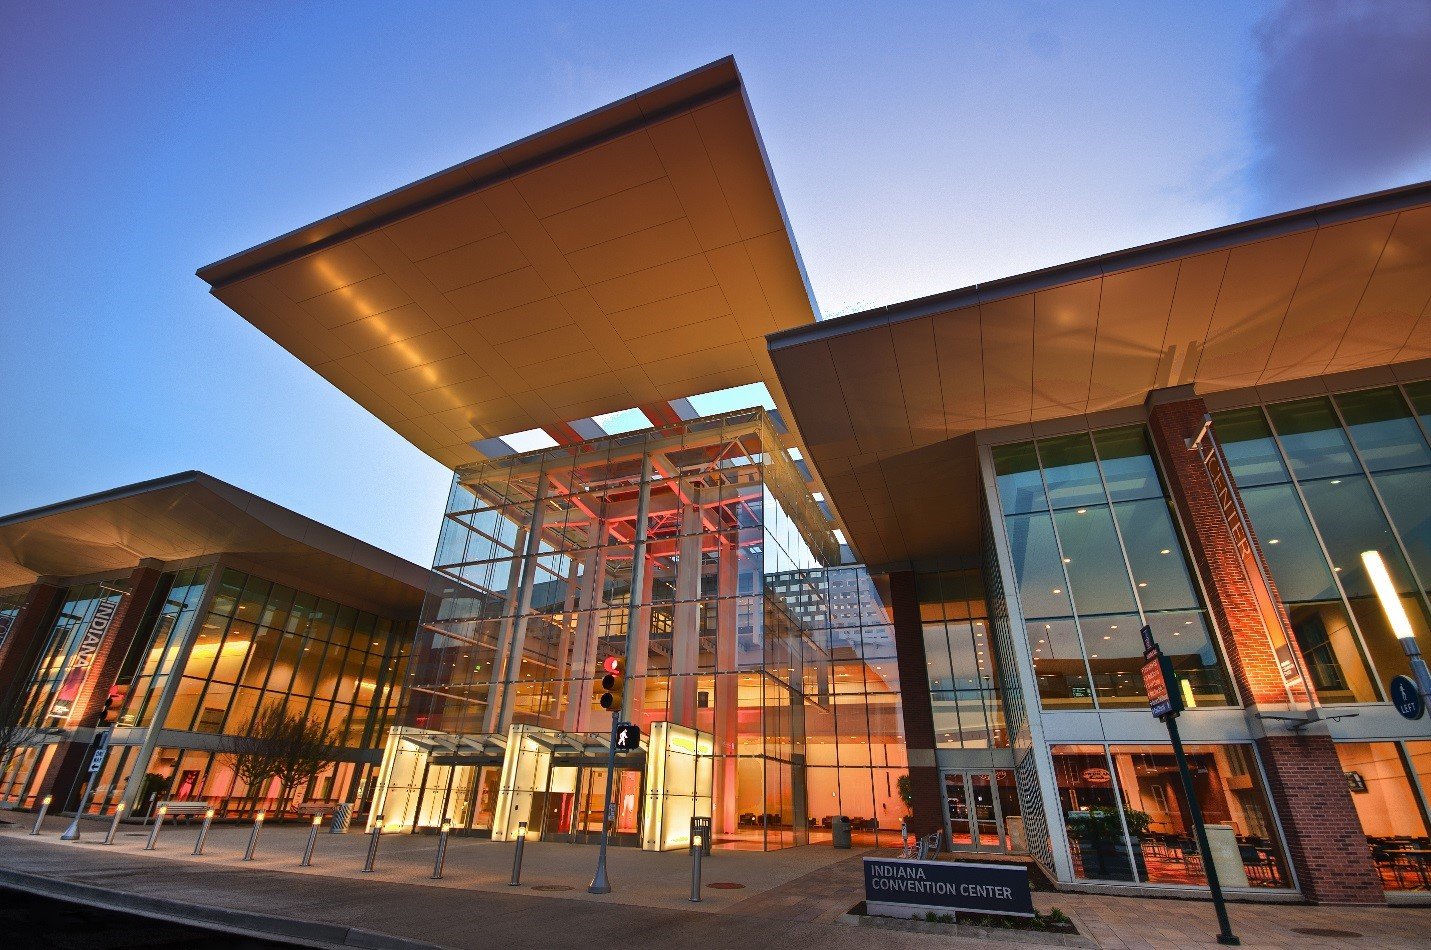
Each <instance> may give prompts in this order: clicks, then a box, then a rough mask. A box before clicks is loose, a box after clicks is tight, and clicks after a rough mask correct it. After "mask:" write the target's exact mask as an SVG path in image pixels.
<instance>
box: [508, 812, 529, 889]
mask: <svg viewBox="0 0 1431 950" xmlns="http://www.w3.org/2000/svg"><path fill="white" fill-rule="evenodd" d="M526 844H527V823H526V822H525V821H519V822H517V850H516V851H515V852H513V854H512V879H511V880H510V881H508V882H507V886H508V887H516V886H518V885H519V884H521V883H522V849H523V848H524V847H526Z"/></svg>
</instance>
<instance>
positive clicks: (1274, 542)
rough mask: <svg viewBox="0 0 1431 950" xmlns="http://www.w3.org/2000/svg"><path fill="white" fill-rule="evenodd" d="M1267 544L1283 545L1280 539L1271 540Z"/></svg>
mask: <svg viewBox="0 0 1431 950" xmlns="http://www.w3.org/2000/svg"><path fill="white" fill-rule="evenodd" d="M1267 543H1268V544H1281V543H1282V542H1281V540H1280V539H1278V538H1269V539H1268V541H1267Z"/></svg>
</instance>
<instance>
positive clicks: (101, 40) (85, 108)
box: [0, 0, 1431, 563]
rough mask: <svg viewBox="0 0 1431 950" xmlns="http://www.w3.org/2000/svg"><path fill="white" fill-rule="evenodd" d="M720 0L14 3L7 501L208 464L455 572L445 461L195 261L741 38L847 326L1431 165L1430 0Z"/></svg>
mask: <svg viewBox="0 0 1431 950" xmlns="http://www.w3.org/2000/svg"><path fill="white" fill-rule="evenodd" d="M695 6H697V5H690V4H672V3H645V4H618V3H609V4H570V5H560V4H545V3H523V4H509V5H506V7H505V8H504V7H501V6H499V5H497V4H495V3H468V2H462V3H423V2H410V3H403V4H392V3H356V2H348V3H335V2H330V3H317V2H315V3H305V4H280V3H276V2H267V3H226V4H212V3H201V2H189V3H174V4H158V3H146V2H139V0H134V2H124V3H109V4H104V3H84V4H80V3H23V2H20V0H10V2H8V3H6V4H5V7H4V21H3V22H4V29H3V30H0V89H3V92H4V94H3V95H0V123H2V124H3V125H0V127H3V128H4V130H5V134H4V136H3V139H2V140H0V142H3V144H0V301H3V304H0V406H3V407H4V410H5V414H4V417H5V423H6V424H5V427H4V433H5V440H4V441H5V452H4V454H3V457H0V512H8V511H16V510H19V509H23V508H29V507H33V506H36V505H41V504H46V503H49V502H53V501H58V500H61V499H64V498H68V497H72V496H75V495H79V494H83V493H86V492H91V491H97V490H101V489H104V488H108V487H113V486H116V485H120V484H124V483H127V482H131V481H137V480H139V479H143V478H151V477H155V476H158V475H163V474H168V473H170V472H175V471H181V470H184V469H189V468H198V469H201V470H203V471H207V472H209V473H211V474H213V475H215V476H218V477H220V478H223V479H226V480H228V481H232V482H234V483H235V484H237V485H239V486H241V487H243V488H247V489H249V490H250V491H254V492H256V493H258V494H261V495H264V496H266V497H268V498H271V499H273V500H274V501H277V502H279V503H281V504H284V505H287V506H289V507H291V508H294V509H295V510H297V511H300V512H302V513H304V514H307V515H309V516H311V517H314V518H317V519H319V520H322V521H325V522H327V523H329V524H332V525H334V526H335V527H337V528H340V529H342V530H344V531H348V532H350V533H352V534H354V535H356V536H358V537H360V538H363V539H365V540H368V541H371V542H373V543H375V544H377V545H379V546H381V547H385V548H388V549H390V550H393V551H395V552H397V553H399V554H402V555H404V556H406V557H409V558H411V559H413V560H415V561H418V562H420V563H428V562H429V561H430V559H431V552H432V547H433V543H434V539H435V537H436V532H437V527H438V520H439V512H440V510H441V505H442V501H443V499H444V498H445V495H446V490H447V482H448V478H449V475H448V473H446V472H445V471H444V470H443V469H442V468H441V466H439V465H437V463H435V462H432V461H431V460H429V459H427V458H426V457H425V456H423V455H421V453H419V452H418V451H417V450H416V449H414V448H413V447H412V446H410V445H408V444H407V443H406V442H405V441H404V440H402V439H401V438H400V437H398V436H397V435H396V434H394V433H393V432H391V431H390V430H389V429H387V427H386V426H384V425H383V424H382V423H380V422H378V421H377V420H376V419H374V418H373V417H371V416H369V415H368V414H367V413H366V412H365V411H364V410H362V409H360V408H359V407H358V406H357V405H356V404H354V403H352V402H351V401H350V400H348V399H347V397H345V396H343V395H342V394H341V393H339V392H337V391H336V390H334V389H333V388H332V387H331V386H329V385H328V384H327V383H326V382H324V381H323V380H322V379H320V378H319V377H318V376H316V375H315V374H314V373H312V372H311V371H310V370H308V369H307V368H306V367H305V366H303V365H302V364H301V363H300V362H298V361H297V360H296V359H294V358H293V357H291V356H289V355H288V354H287V353H285V352H284V351H282V350H281V349H280V348H279V347H278V346H277V345H275V344H273V343H271V342H270V341H269V340H268V339H267V338H265V337H264V336H262V335H261V334H260V333H258V332H257V331H256V330H254V329H253V328H251V327H249V326H248V325H247V324H246V323H244V321H242V320H241V319H240V318H238V317H237V316H235V315H234V314H232V313H231V312H229V311H228V310H227V309H226V308H224V307H223V306H222V305H221V304H219V303H218V302H217V301H215V300H213V299H212V298H210V297H209V296H208V295H207V294H206V292H205V289H204V286H203V284H202V282H201V281H199V280H198V279H197V278H196V277H194V276H193V272H194V270H195V268H197V267H199V266H201V265H203V264H206V263H209V262H210V261H214V260H217V259H219V258H221V257H224V256H226V255H228V254H231V253H234V252H236V251H239V250H242V249H244V248H247V247H249V246H251V245H253V244H256V243H259V242H260V241H263V240H265V239H267V238H270V237H273V236H275V235H277V234H279V233H281V232H284V231H287V230H290V229H292V228H294V227H296V226H299V225H302V224H305V223H307V222H309V221H311V220H314V219H316V218H319V217H321V216H324V215H326V214H329V213H331V212H333V211H336V210H339V209H341V208H344V207H347V206H349V205H352V204H355V203H357V202H359V201H362V200H364V199H366V198H369V197H372V196H374V195H377V194H379V193H381V192H384V191H388V190H390V189H392V188H395V187H398V186H401V185H403V184H406V183H407V182H410V181H412V180H414V179H416V178H419V177H422V176H424V175H427V174H429V173H431V172H433V171H436V170H438V169H440V168H444V167H446V166H448V165H451V164H454V163H456V162H459V161H462V160H464V159H466V158H469V157H471V156H473V155H476V154H478V153H481V152H484V151H486V150H488V149H491V148H494V147H496V146H499V145H502V144H504V143H506V142H509V141H511V140H513V139H515V138H518V137H520V136H523V135H526V134H529V133H531V132H534V131H537V130H539V129H542V128H545V127H547V126H549V125H552V124H554V123H556V122H559V121H561V120H563V119H566V118H569V117H571V116H573V115H576V114H578V113H581V112H584V111H587V110H589V109H592V108H594V107H596V106H599V105H602V104H604V103H606V102H609V101H611V100H613V99H616V98H619V97H621V96H625V95H628V94H630V93H632V92H634V91H636V90H638V89H641V88H644V87H646V86H649V85H652V84H654V83H657V82H660V81H661V80H663V79H666V78H669V77H670V76H673V75H675V74H677V73H680V72H683V71H685V70H688V69H691V68H694V67H695V66H698V65H701V64H703V63H706V62H709V61H711V60H713V59H716V58H718V57H720V56H723V55H725V54H727V53H734V54H735V56H736V59H737V61H738V63H739V65H740V68H741V71H742V72H743V74H744V76H745V80H746V83H747V86H748V87H749V93H750V97H751V100H752V102H753V104H754V107H755V111H756V115H757V119H758V121H759V123H760V127H761V131H762V134H763V136H764V138H765V143H766V146H767V149H768V151H769V154H770V159H771V162H772V164H773V166H774V169H775V173H776V176H777V178H778V180H779V183H780V187H781V191H782V194H783V196H784V199H785V203H786V207H787V210H788V212H789V214H790V218H791V221H792V224H793V226H794V230H795V236H796V239H797V240H798V242H799V244H800V249H801V252H802V254H803V256H804V259H805V263H806V266H807V268H808V270H809V273H810V277H811V281H812V283H813V285H814V288H815V292H816V294H817V295H818V298H819V301H818V302H819V305H820V308H821V310H822V311H823V312H824V313H825V314H826V315H830V314H837V313H845V312H850V311H852V310H857V309H863V308H865V307H868V306H872V305H876V304H882V303H889V302H893V301H897V300H902V299H907V298H910V297H915V296H920V295H923V294H928V293H934V292H937V291H941V290H946V289H950V288H953V287H959V286H963V285H966V284H969V283H973V282H976V281H981V280H988V279H991V278H995V277H1000V276H1005V275H1009V274H1016V273H1021V272H1024V271H1027V270H1031V269H1034V268H1037V267H1043V266H1047V265H1052V264H1058V263H1061V262H1064V261H1069V260H1074V259H1077V258H1081V257H1086V256H1089V255H1092V254H1098V253H1102V252H1105V251H1111V250H1115V249H1118V248H1122V247H1128V246H1131V245H1136V244H1141V243H1145V242H1148V241H1153V240H1159V239H1163V238H1168V237H1174V236H1177V235H1180V234H1185V233H1188V232H1191V231H1197V230H1201V229H1204V228H1209V227H1215V226H1218V225H1222V224H1228V223H1232V222H1235V221H1239V220H1244V219H1246V218H1249V217H1255V216H1257V215H1261V214H1267V213H1271V212H1276V211H1283V210H1288V209H1291V208H1296V207H1301V206H1305V205H1308V204H1314V203H1316V202H1319V201H1326V200H1330V199H1334V198H1340V197H1346V196H1350V195H1355V194H1361V193H1365V192H1368V191H1374V190H1377V189H1381V188H1386V187H1390V186H1394V185H1398V184H1405V183H1408V182H1412V181H1419V180H1423V179H1426V178H1431V121H1427V105H1426V99H1427V92H1428V90H1431V57H1428V56H1426V50H1427V49H1428V48H1431V4H1426V3H1423V2H1388V3H1377V2H1362V3H1355V4H1351V3H1338V2H1331V0H1318V2H1303V3H1292V4H1283V3H1271V4H1266V3H1263V4H1259V3H1247V2H1235V3H1199V4H1171V3H1170V4H1165V5H1161V6H1159V5H1153V4H1147V3H1141V2H1140V3H1127V4H1107V3H1102V4H1100V3H1076V4H1075V3H1069V4H1055V3H1024V4H1013V3H990V4H982V3H972V2H961V3H946V2H931V3H925V4H896V3H884V4H879V5H877V6H875V5H868V4H853V3H852V4H840V3H829V2H824V3H810V4H791V3H770V2H762V3H735V2H727V3H723V4H719V5H715V4H708V5H702V6H703V7H708V8H709V9H692V8H693V7H695ZM507 10H510V12H506V11H507ZM876 10H877V11H878V12H877V13H876V12H873V11H876Z"/></svg>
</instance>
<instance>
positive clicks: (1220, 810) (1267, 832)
mask: <svg viewBox="0 0 1431 950" xmlns="http://www.w3.org/2000/svg"><path fill="white" fill-rule="evenodd" d="M1185 750H1186V754H1187V757H1188V765H1189V768H1190V769H1191V771H1192V774H1193V789H1194V791H1195V792H1196V794H1197V798H1198V803H1199V805H1200V806H1201V807H1202V812H1203V819H1204V821H1205V822H1206V823H1207V830H1208V837H1209V839H1210V841H1212V842H1213V852H1214V854H1216V855H1218V856H1219V857H1218V859H1217V860H1218V863H1217V865H1216V867H1217V872H1218V878H1219V880H1220V882H1221V884H1222V886H1223V887H1228V888H1240V887H1257V888H1287V887H1290V886H1291V884H1290V878H1289V876H1288V874H1287V870H1286V868H1287V864H1286V860H1285V857H1284V855H1283V854H1282V852H1281V848H1280V846H1279V845H1278V843H1277V833H1276V829H1275V827H1274V825H1273V823H1272V810H1271V808H1270V806H1269V804H1268V801H1267V795H1266V792H1265V790H1264V787H1263V782H1262V779H1261V776H1260V775H1259V774H1258V770H1257V761H1256V757H1255V755H1254V754H1253V751H1252V746H1251V745H1236V744H1228V745H1188V746H1186V747H1185ZM1052 752H1053V767H1054V778H1055V780H1056V783H1057V785H1058V795H1059V801H1060V806H1061V807H1062V809H1063V813H1064V823H1065V825H1066V827H1067V829H1068V843H1069V850H1070V852H1071V854H1072V857H1073V869H1074V874H1075V876H1077V877H1079V878H1083V879H1086V880H1106V881H1133V882H1148V883H1153V884H1184V885H1194V886H1205V885H1206V883H1207V874H1206V870H1205V866H1204V862H1205V860H1206V859H1207V856H1206V855H1203V854H1201V853H1200V851H1199V848H1198V845H1197V840H1196V837H1195V835H1194V832H1193V828H1192V823H1191V819H1190V817H1189V810H1188V803H1187V800H1186V796H1185V795H1184V794H1183V789H1182V781H1181V779H1180V778H1179V777H1178V769H1177V763H1176V760H1175V759H1174V757H1173V753H1172V748H1171V747H1170V746H1163V745H1112V746H1103V745H1059V746H1054V747H1053V748H1052ZM1219 845H1221V846H1219ZM1234 855H1235V857H1234Z"/></svg>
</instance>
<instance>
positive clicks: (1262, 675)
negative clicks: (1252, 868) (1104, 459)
mask: <svg viewBox="0 0 1431 950" xmlns="http://www.w3.org/2000/svg"><path fill="white" fill-rule="evenodd" d="M1206 414H1207V407H1206V405H1205V404H1204V403H1203V401H1202V400H1201V399H1198V398H1196V397H1192V398H1172V399H1168V400H1167V401H1162V402H1160V401H1158V400H1156V399H1154V400H1151V401H1150V406H1149V412H1148V426H1149V430H1150V431H1151V433H1152V438H1153V448H1154V451H1155V452H1156V453H1157V455H1158V460H1159V462H1160V463H1161V464H1162V468H1163V474H1164V477H1165V478H1166V479H1167V482H1168V493H1169V495H1170V496H1171V497H1172V500H1173V503H1174V505H1175V506H1176V507H1177V510H1178V514H1179V516H1180V518H1181V519H1182V523H1183V527H1184V529H1185V530H1186V531H1187V534H1188V540H1189V542H1190V547H1191V553H1192V557H1193V562H1194V564H1195V566H1196V569H1197V571H1198V573H1199V574H1200V575H1201V577H1202V580H1203V584H1204V585H1205V587H1206V590H1207V599H1208V610H1209V611H1210V612H1211V613H1212V616H1213V620H1214V621H1215V623H1216V625H1217V629H1218V634H1219V638H1220V642H1221V645H1222V648H1223V654H1224V655H1225V656H1226V658H1227V663H1228V666H1229V668H1230V672H1231V674H1232V678H1233V680H1234V682H1235V683H1236V684H1237V689H1238V692H1239V694H1240V695H1241V696H1242V700H1243V702H1244V703H1245V704H1246V705H1247V706H1248V708H1249V712H1250V713H1251V714H1253V715H1255V713H1256V709H1257V707H1258V706H1259V705H1272V706H1282V707H1285V706H1286V704H1287V703H1288V699H1289V696H1288V689H1287V686H1286V684H1285V682H1284V681H1283V678H1282V674H1281V672H1280V669H1279V666H1278V663H1277V657H1276V654H1275V653H1274V652H1273V647H1272V644H1271V642H1270V641H1269V640H1268V635H1267V630H1266V628H1265V627H1264V625H1263V624H1264V610H1263V608H1262V607H1261V606H1259V601H1258V598H1257V592H1256V589H1255V588H1254V587H1253V585H1252V583H1251V582H1250V581H1249V579H1248V571H1247V570H1245V569H1244V564H1243V558H1242V555H1241V553H1240V552H1239V550H1238V546H1237V544H1236V542H1235V541H1234V539H1233V536H1232V534H1231V532H1230V531H1229V529H1228V526H1227V521H1226V520H1225V518H1224V516H1223V512H1222V506H1221V504H1220V502H1219V499H1218V497H1217V495H1216V492H1215V491H1214V489H1213V486H1212V483H1211V481H1210V480H1209V478H1208V474H1207V470H1206V468H1205V467H1204V465H1203V463H1202V460H1201V459H1200V458H1199V457H1198V454H1197V453H1196V452H1194V451H1190V450H1189V449H1188V448H1187V445H1186V441H1185V440H1187V439H1191V438H1195V437H1196V436H1197V434H1198V432H1199V431H1200V430H1201V428H1202V425H1203V420H1204V416H1205V415H1206ZM1232 490H1233V491H1234V492H1235V491H1236V488H1235V487H1233V488H1232ZM1248 531H1249V537H1250V540H1251V547H1252V550H1253V552H1254V554H1255V556H1256V557H1257V558H1259V559H1260V558H1262V551H1261V547H1260V545H1259V543H1258V542H1257V539H1256V536H1255V534H1252V532H1251V525H1248ZM1263 563H1264V564H1265V560H1264V561H1263ZM1269 586H1270V590H1269V591H1268V594H1269V596H1270V597H1271V603H1272V608H1271V609H1272V610H1274V611H1275V613H1274V614H1273V615H1272V617H1271V620H1272V622H1274V623H1277V622H1279V621H1280V623H1281V624H1282V629H1284V630H1288V631H1290V630H1291V624H1290V623H1288V622H1287V619H1286V610H1285V607H1284V606H1283V605H1282V602H1281V599H1280V598H1279V597H1278V595H1277V590H1276V587H1275V585H1271V584H1270V582H1269ZM1292 649H1293V650H1294V651H1295V650H1296V644H1295V641H1294V642H1293V643H1292ZM1295 656H1296V660H1297V662H1298V663H1299V664H1302V668H1303V669H1305V668H1306V666H1305V664H1304V663H1302V658H1301V656H1300V654H1295ZM1307 689H1310V685H1308V687H1307ZM1292 698H1293V699H1295V700H1297V701H1298V702H1305V701H1306V700H1307V698H1308V697H1307V693H1306V692H1305V691H1303V690H1301V689H1296V690H1293V692H1292ZM1271 728H1273V729H1278V728H1281V727H1279V726H1276V725H1273V726H1272V727H1271ZM1257 748H1258V751H1259V753H1260V756H1261V759H1262V764H1263V767H1264V769H1265V770H1266V773H1267V784H1268V792H1269V793H1270V794H1271V796H1272V801H1273V804H1274V806H1275V807H1276V810H1277V814H1278V816H1279V817H1280V819H1281V822H1282V830H1283V832H1284V833H1285V836H1286V839H1287V847H1288V850H1289V852H1290V854H1289V857H1290V859H1291V861H1292V864H1293V866H1294V867H1295V868H1296V871H1297V878H1298V881H1299V883H1300V884H1301V887H1302V893H1303V894H1304V895H1305V896H1306V897H1307V898H1308V899H1309V900H1314V901H1318V902H1329V903H1352V904H1363V903H1382V902H1384V900H1385V896H1384V895H1383V893H1382V889H1381V880H1380V878H1379V877H1378V876H1377V873H1376V868H1375V866H1374V865H1373V864H1372V861H1371V856H1370V854H1369V853H1368V852H1367V847H1366V837H1365V836H1364V835H1363V834H1362V832H1361V823H1360V821H1359V820H1358V819H1357V814H1356V808H1355V806H1354V805H1353V804H1352V800H1351V794H1350V792H1349V791H1348V790H1347V784H1346V779H1345V777H1344V776H1343V774H1342V769H1341V763H1340V762H1339V761H1338V759H1337V753H1336V748H1335V746H1334V745H1333V744H1332V740H1331V739H1330V738H1329V737H1327V736H1325V735H1322V736H1315V735H1311V736H1309V735H1294V734H1287V733H1283V734H1279V735H1274V736H1267V737H1265V738H1263V739H1261V740H1259V741H1258V743H1257Z"/></svg>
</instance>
